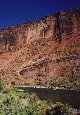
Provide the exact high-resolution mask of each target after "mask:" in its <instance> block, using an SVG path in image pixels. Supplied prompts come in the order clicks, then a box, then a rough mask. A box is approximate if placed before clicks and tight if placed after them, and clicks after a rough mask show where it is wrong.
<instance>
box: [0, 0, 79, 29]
mask: <svg viewBox="0 0 80 115" xmlns="http://www.w3.org/2000/svg"><path fill="white" fill-rule="evenodd" d="M70 8H80V0H0V28H6V27H8V26H10V25H15V24H18V23H24V22H27V21H31V20H38V19H40V18H43V17H44V16H48V15H49V14H54V13H56V12H58V11H61V10H65V9H70Z"/></svg>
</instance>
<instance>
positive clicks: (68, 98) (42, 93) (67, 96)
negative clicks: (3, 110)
mask: <svg viewBox="0 0 80 115" xmlns="http://www.w3.org/2000/svg"><path fill="white" fill-rule="evenodd" d="M17 89H18V90H20V89H21V90H24V91H25V92H33V93H35V94H36V95H37V96H38V97H39V98H40V99H41V100H47V101H50V102H54V103H55V102H62V103H68V104H70V105H71V106H72V107H73V108H74V109H79V110H80V91H76V90H62V89H57V90H54V89H52V88H33V87H18V88H17Z"/></svg>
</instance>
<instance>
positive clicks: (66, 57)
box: [0, 9, 80, 84]
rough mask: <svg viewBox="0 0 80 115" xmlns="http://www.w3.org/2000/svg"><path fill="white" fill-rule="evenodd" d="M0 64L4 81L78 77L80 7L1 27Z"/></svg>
mask: <svg viewBox="0 0 80 115" xmlns="http://www.w3.org/2000/svg"><path fill="white" fill-rule="evenodd" d="M2 58H3V60H2ZM5 61H6V64H5ZM0 65H1V66H0V73H1V75H0V77H1V79H5V81H6V82H7V83H8V82H9V83H15V84H20V83H22V84H25V83H31V84H35V83H39V82H47V83H48V82H51V81H52V79H53V78H55V77H59V76H62V77H64V78H72V79H80V9H70V10H66V11H61V12H58V13H56V14H54V15H50V16H47V17H44V18H42V19H41V20H38V21H32V22H27V23H24V24H18V25H15V26H11V27H8V28H6V29H3V30H0ZM5 66H6V67H5ZM2 73H4V74H2Z"/></svg>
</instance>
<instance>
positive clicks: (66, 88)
mask: <svg viewBox="0 0 80 115" xmlns="http://www.w3.org/2000/svg"><path fill="white" fill-rule="evenodd" d="M21 87H22V88H37V89H38V88H42V89H53V90H58V89H60V90H74V91H80V89H76V88H71V87H50V86H49V87H44V86H26V85H19V86H14V88H21Z"/></svg>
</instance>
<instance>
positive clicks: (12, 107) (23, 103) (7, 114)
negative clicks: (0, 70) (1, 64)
mask: <svg viewBox="0 0 80 115" xmlns="http://www.w3.org/2000/svg"><path fill="white" fill-rule="evenodd" d="M57 112H59V113H61V114H57ZM71 112H72V108H71V107H70V106H69V105H68V104H62V103H56V104H54V103H50V102H47V101H41V100H40V99H39V98H38V97H37V96H36V94H34V93H28V92H26V93H24V92H16V91H15V89H14V88H4V89H3V92H1V93H0V115H71Z"/></svg>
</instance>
